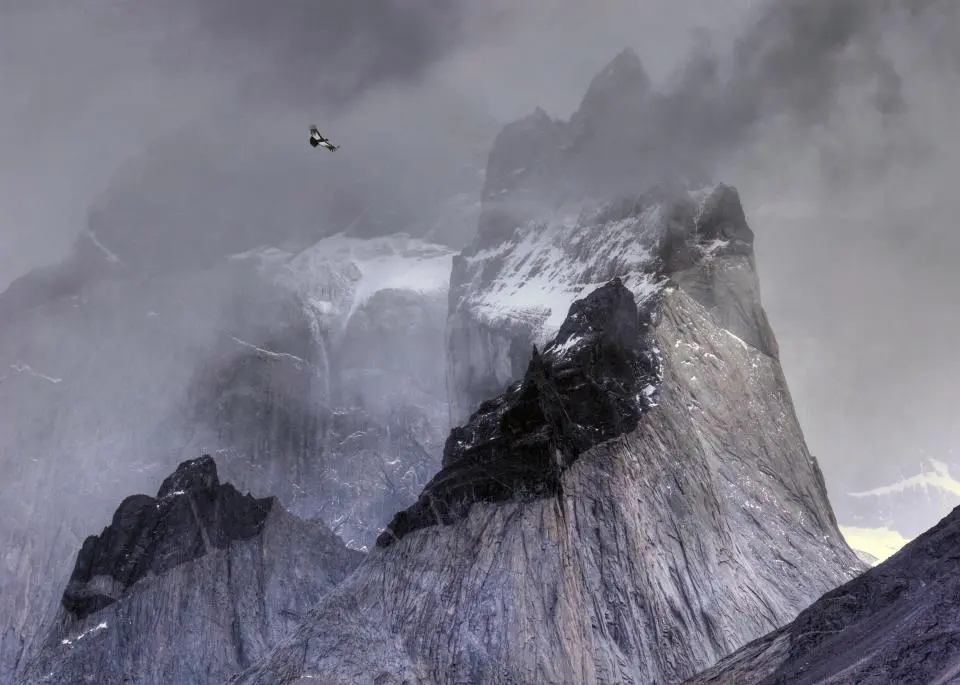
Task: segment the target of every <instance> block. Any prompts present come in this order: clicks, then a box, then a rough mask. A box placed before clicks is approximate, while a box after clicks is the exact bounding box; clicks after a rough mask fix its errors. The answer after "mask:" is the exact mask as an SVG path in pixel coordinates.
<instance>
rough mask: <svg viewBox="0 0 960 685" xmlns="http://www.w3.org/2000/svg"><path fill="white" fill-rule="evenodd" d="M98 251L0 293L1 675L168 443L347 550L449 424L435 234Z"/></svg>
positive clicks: (410, 491) (93, 245)
mask: <svg viewBox="0 0 960 685" xmlns="http://www.w3.org/2000/svg"><path fill="white" fill-rule="evenodd" d="M110 248H111V245H108V244H105V243H103V242H100V241H99V240H98V237H97V236H95V235H92V234H89V232H87V233H85V234H84V235H83V236H81V238H80V239H79V240H78V243H77V249H76V253H75V255H74V256H73V257H72V258H71V260H68V262H67V263H65V264H63V265H60V266H58V267H52V268H51V269H50V270H48V271H46V272H44V273H42V274H34V275H32V276H28V277H25V278H24V279H22V280H21V281H20V282H19V283H18V285H17V287H16V288H13V287H12V288H11V290H10V291H8V292H6V293H4V294H3V295H2V296H0V318H2V320H3V321H2V323H3V325H0V408H2V411H0V468H2V469H3V472H4V474H5V477H4V479H2V481H0V530H2V533H3V537H4V539H5V540H10V544H9V545H8V547H7V550H6V551H5V553H4V554H3V555H2V556H0V589H2V591H0V682H8V681H9V680H10V679H11V678H12V675H10V674H11V672H12V670H13V669H14V668H15V667H16V666H15V665H16V663H17V662H18V661H20V660H21V654H23V653H25V652H29V651H30V650H31V649H32V647H31V645H33V644H34V642H35V640H34V638H35V637H36V636H37V631H38V630H39V629H40V628H41V626H42V625H43V624H44V622H45V620H46V617H49V616H51V615H53V614H54V613H55V612H56V611H57V609H58V606H59V599H60V595H61V593H62V590H63V587H64V586H65V584H66V582H67V580H68V576H69V574H70V570H71V567H72V562H73V559H72V556H73V554H74V553H75V551H76V549H78V548H79V547H80V545H81V544H82V542H83V540H84V538H85V537H86V536H87V534H88V532H89V531H90V530H91V529H92V528H93V527H95V526H96V525H98V523H99V522H100V521H102V520H103V519H105V518H108V517H109V516H110V514H111V513H112V512H113V511H114V509H115V508H116V503H117V502H118V501H120V500H121V499H123V498H124V497H125V496H126V495H127V494H129V493H130V492H136V491H144V490H146V489H148V488H149V489H152V487H153V485H152V483H153V482H155V481H157V480H160V479H162V477H163V476H164V475H165V474H167V473H169V471H170V470H171V469H172V468H173V467H174V466H175V465H176V463H177V462H178V460H179V455H182V454H185V453H187V454H203V453H208V454H213V455H215V456H216V458H217V461H218V463H219V465H220V470H221V473H222V474H223V476H224V478H225V480H229V481H230V482H232V483H234V484H236V486H237V487H238V488H240V489H243V490H249V491H251V492H253V493H255V494H256V495H258V496H265V495H276V496H277V497H278V498H279V500H280V501H281V502H282V503H283V505H284V506H285V507H288V508H289V509H290V510H291V511H293V512H294V513H296V514H297V515H299V516H302V517H304V518H313V517H322V518H323V519H324V520H325V521H327V522H328V523H329V524H330V525H331V527H333V528H335V529H336V530H337V531H338V532H339V533H340V534H341V535H342V536H343V537H344V539H345V540H347V541H348V542H349V544H350V545H351V546H352V547H354V548H363V547H367V546H370V545H372V544H373V542H374V540H375V538H376V536H377V534H378V533H379V532H380V530H381V529H382V527H383V525H384V524H386V523H387V522H388V521H389V520H390V518H391V517H392V516H393V515H394V513H396V511H397V510H399V509H402V508H404V507H406V506H409V505H410V504H411V503H412V502H414V501H415V500H416V497H417V495H418V493H419V492H420V490H421V489H422V487H423V485H424V484H425V483H426V482H427V480H429V478H430V476H431V475H433V473H435V471H436V468H437V466H438V465H439V459H440V453H441V449H442V445H443V440H444V438H445V437H446V434H447V432H448V430H449V424H448V408H447V404H446V398H445V395H446V381H445V377H444V373H443V369H442V368H438V366H437V364H436V359H437V358H439V356H440V355H441V354H442V353H443V346H444V328H445V318H446V299H447V297H446V289H447V284H448V280H449V273H450V261H451V252H450V250H448V249H446V248H443V247H440V246H437V245H431V244H429V243H424V242H422V241H417V240H413V239H411V238H409V237H407V236H392V237H388V238H381V239H378V240H370V241H364V240H357V239H346V238H343V237H339V238H331V239H328V240H326V241H321V242H320V243H317V244H315V245H313V246H311V247H310V248H308V249H306V250H303V251H301V252H298V253H296V254H293V253H290V252H287V251H284V250H280V249H276V248H273V249H271V248H262V249H258V250H255V251H253V252H250V253H247V254H242V255H234V256H231V257H230V258H225V259H222V260H220V261H219V262H217V263H216V264H214V265H213V266H211V267H209V268H205V269H194V270H188V269H181V270H180V271H178V272H175V273H170V274H164V275H156V276H149V277H146V276H143V275H142V274H139V273H136V272H134V270H132V269H131V268H129V266H128V265H125V264H124V263H123V262H122V261H115V260H116V259H117V256H116V255H115V254H113V253H112V251H111V249H110ZM91 388H95V389H96V392H91Z"/></svg>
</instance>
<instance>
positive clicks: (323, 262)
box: [230, 233, 454, 330]
mask: <svg viewBox="0 0 960 685" xmlns="http://www.w3.org/2000/svg"><path fill="white" fill-rule="evenodd" d="M453 254H454V253H453V251H452V250H450V249H449V248H447V247H444V246H441V245H435V244H433V243H429V242H426V241H423V240H419V239H417V238H411V237H410V236H409V235H406V234H402V233H401V234H396V235H392V236H385V237H381V238H373V239H361V238H352V237H349V236H346V235H343V234H337V235H333V236H330V237H328V238H324V239H322V240H320V241H318V242H316V243H314V244H313V245H311V246H310V247H308V248H306V249H305V250H302V251H300V252H297V253H292V252H287V251H284V250H280V249H278V248H276V247H263V248H258V249H256V250H251V251H248V252H244V253H241V254H237V255H232V256H231V257H230V259H233V260H253V261H256V262H257V263H258V266H259V267H260V268H262V269H264V270H267V271H271V272H273V275H274V278H275V280H276V281H277V282H278V283H279V284H281V285H283V286H285V287H288V288H290V289H291V290H292V291H294V292H296V293H297V294H298V295H299V296H300V297H301V299H302V301H303V303H304V305H305V307H307V308H309V309H310V310H312V311H311V312H310V313H311V314H312V315H314V316H318V317H319V318H320V319H321V321H322V322H323V323H325V324H331V323H334V324H338V325H336V326H335V328H337V329H339V330H342V328H343V326H345V325H346V323H347V321H349V319H350V317H352V316H353V314H354V313H355V312H356V311H357V310H358V309H359V308H360V307H362V306H363V305H364V304H365V303H366V302H367V301H368V300H369V299H370V298H371V297H373V296H374V295H375V294H377V293H378V292H380V291H382V290H409V291H412V292H418V293H443V292H445V291H446V290H447V289H448V288H449V284H450V270H451V266H452V261H453ZM328 330H329V329H328Z"/></svg>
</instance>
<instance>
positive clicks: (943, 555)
mask: <svg viewBox="0 0 960 685" xmlns="http://www.w3.org/2000/svg"><path fill="white" fill-rule="evenodd" d="M958 568H960V508H958V509H954V510H953V512H952V513H951V514H949V515H948V516H947V517H946V518H944V519H943V520H942V521H940V523H938V524H937V525H936V526H934V527H933V528H931V529H930V530H929V531H927V532H925V533H924V534H923V535H921V536H920V537H918V538H917V539H916V540H914V541H913V542H911V543H910V544H908V545H907V546H906V547H904V548H903V549H902V550H901V551H900V552H898V553H897V554H895V555H894V556H893V557H891V558H890V559H888V560H887V561H885V562H884V563H882V564H880V565H879V566H877V567H875V568H872V569H870V570H869V571H867V572H865V573H864V574H863V575H861V576H859V577H857V578H855V579H854V580H852V581H850V582H849V583H846V584H845V585H843V586H841V587H839V588H837V589H835V590H833V591H831V592H828V593H827V594H825V595H824V596H823V597H821V598H820V599H819V600H817V601H816V602H815V603H814V604H813V605H812V606H810V607H809V608H808V609H806V610H804V611H803V612H802V613H801V614H800V615H799V616H798V617H797V618H796V620H794V621H793V622H792V623H790V624H789V625H787V626H785V627H783V628H781V629H780V630H777V631H775V632H773V633H770V634H769V635H767V636H765V637H763V638H761V639H759V640H757V641H755V642H753V643H751V644H749V645H747V646H746V647H744V648H743V649H741V650H740V651H738V652H737V653H735V654H732V655H730V656H729V657H727V658H725V659H723V660H722V661H721V662H720V663H719V664H717V665H716V666H714V667H713V668H711V669H709V670H708V671H706V672H704V673H702V674H700V675H698V676H697V677H695V678H693V679H691V680H689V681H687V683H686V685H708V684H710V685H713V684H718V685H719V684H720V683H724V684H725V683H737V684H738V685H787V683H789V684H790V685H814V684H816V685H827V684H833V685H840V684H841V683H857V684H858V685H860V684H861V683H862V684H863V685H880V684H881V683H884V684H885V683H903V684H904V685H908V684H912V683H914V684H916V685H921V684H930V683H936V684H938V685H948V684H949V683H956V682H960V620H958V618H957V617H958V612H957V602H958V597H960V572H958Z"/></svg>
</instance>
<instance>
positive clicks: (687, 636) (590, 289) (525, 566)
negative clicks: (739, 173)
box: [232, 187, 864, 685]
mask: <svg viewBox="0 0 960 685" xmlns="http://www.w3.org/2000/svg"><path fill="white" fill-rule="evenodd" d="M738 209H739V203H738V202H736V195H735V193H734V191H732V190H731V189H729V188H723V187H721V188H718V189H717V190H715V191H712V192H706V193H695V194H692V195H684V196H681V197H680V198H679V199H678V200H676V202H675V203H674V204H662V203H659V204H658V203H657V202H653V201H650V202H647V203H644V202H638V203H634V204H630V205H629V206H626V207H624V206H620V205H616V206H615V207H613V208H607V209H606V210H604V211H603V212H601V213H599V214H594V215H591V216H590V217H589V218H588V219H587V220H585V221H583V222H582V223H581V224H580V225H579V226H578V227H577V228H578V230H570V231H568V232H564V231H563V230H558V231H556V232H555V233H553V238H554V239H553V240H543V239H542V236H543V235H544V233H545V231H542V230H541V231H540V232H538V229H537V228H536V227H533V228H529V227H523V228H521V229H518V230H517V231H516V232H515V235H514V239H513V240H512V241H508V242H506V243H504V244H503V245H500V246H498V247H497V248H495V249H494V250H492V251H491V252H489V253H488V258H489V259H490V260H491V261H490V262H488V264H490V265H492V266H489V268H487V269H486V275H487V277H488V278H489V279H490V281H489V282H492V283H494V284H495V285H494V287H493V288H492V290H493V291H494V293H497V292H499V291H498V288H497V287H496V284H498V283H500V282H502V279H505V278H506V277H507V275H509V277H510V278H512V279H514V280H513V281H512V282H513V283H514V284H515V286H514V288H515V289H514V290H513V291H512V292H511V294H514V295H516V296H517V298H518V300H519V301H522V302H536V301H538V299H537V298H538V297H539V295H540V294H542V292H543V281H542V280H539V281H538V280H537V278H536V277H534V278H530V277H527V274H528V272H526V271H524V269H530V270H536V269H542V270H546V271H547V272H550V273H555V272H559V271H562V270H566V271H567V272H568V273H569V274H570V275H569V277H566V280H563V279H561V280H559V282H558V287H557V290H556V291H555V292H557V293H558V296H557V297H556V298H555V299H554V300H552V301H550V300H547V301H549V302H551V303H556V302H561V303H562V298H563V297H568V296H570V294H571V293H573V294H574V298H573V299H574V302H575V303H574V304H573V306H572V307H570V309H569V312H566V313H567V314H568V316H567V317H566V319H562V318H561V320H560V322H559V324H557V325H556V327H555V328H553V329H552V332H551V330H550V325H549V323H548V324H547V325H546V326H545V325H544V323H545V322H547V321H548V320H549V317H550V316H551V315H552V313H549V312H547V313H540V312H536V314H537V316H534V317H530V318H528V319H524V318H523V317H524V315H527V314H529V311H525V310H523V309H511V308H510V307H509V306H500V308H499V310H498V313H499V314H500V315H501V318H499V319H488V321H490V322H491V323H490V325H491V326H502V328H500V329H499V330H500V331H502V333H501V334H502V335H503V336H504V338H505V339H507V340H510V335H511V334H512V333H515V331H516V330H518V329H517V328H511V325H512V322H513V321H514V320H520V321H521V322H522V323H523V324H526V328H519V330H522V331H523V335H525V336H527V337H525V338H524V347H525V348H526V349H527V354H528V355H529V354H530V353H529V350H530V346H529V344H531V343H532V342H538V344H539V345H542V347H538V351H537V352H535V354H534V356H533V359H532V360H530V358H529V357H528V364H527V371H526V373H524V374H523V376H522V378H521V380H520V382H519V383H514V382H513V379H509V380H508V382H509V385H508V387H507V388H506V390H505V391H504V392H503V393H502V394H501V396H499V397H497V398H495V399H493V400H491V401H488V402H485V403H482V404H481V405H480V407H479V408H478V409H477V410H476V411H475V413H474V414H473V415H472V417H471V419H470V420H469V421H468V422H467V423H466V424H465V426H464V427H463V428H459V429H455V430H454V431H453V432H452V434H451V438H450V442H448V446H447V450H446V452H445V460H444V466H443V468H442V469H441V472H440V474H439V475H438V476H437V477H436V478H435V479H434V481H432V482H431V483H430V484H429V485H428V486H427V488H426V489H425V490H424V493H423V495H422V497H421V499H420V501H419V502H418V503H417V504H416V505H414V506H413V507H412V508H410V509H408V510H406V511H405V512H403V513H401V514H400V515H398V516H397V517H396V518H395V519H394V521H393V523H392V525H391V527H390V529H389V530H388V532H386V533H385V535H384V536H382V537H381V540H380V544H381V547H382V548H381V549H378V550H376V551H375V552H373V553H372V554H371V556H370V557H369V558H367V559H366V560H365V561H364V563H363V564H362V565H361V566H360V568H359V569H358V570H357V571H356V572H355V573H354V574H353V575H351V576H350V577H349V578H348V579H347V580H346V581H344V583H343V584H342V585H340V586H338V587H337V588H336V589H335V590H334V591H333V592H332V593H330V594H329V595H328V596H326V597H325V598H324V599H323V600H322V601H321V602H320V604H319V605H318V606H317V607H316V608H315V609H314V610H313V611H312V612H311V614H310V616H309V617H308V618H307V619H306V620H305V621H304V622H303V624H302V625H301V626H300V627H299V628H298V629H297V630H296V631H295V633H294V634H293V635H292V636H291V638H290V639H289V640H287V641H285V643H284V644H283V645H282V646H281V647H279V648H278V649H276V650H275V651H274V652H273V653H272V654H271V656H270V657H269V658H267V659H266V660H264V662H262V663H260V664H258V665H256V666H254V667H253V668H251V669H249V670H248V671H247V672H246V673H244V674H242V675H240V676H238V677H237V678H236V679H234V680H233V681H232V682H235V683H242V684H243V685H254V684H256V685H266V684H268V683H269V684H270V685H276V684H277V683H308V682H317V681H319V682H336V683H366V682H370V681H371V680H372V681H374V682H383V683H398V684H399V683H402V682H406V683H410V684H423V685H426V684H430V685H440V684H448V683H460V682H483V683H493V684H506V683H531V682H536V683H545V684H560V683H564V684H565V683H571V684H572V683H578V684H581V683H586V684H593V683H597V684H599V683H605V684H609V683H623V684H626V683H630V684H631V685H640V684H652V683H678V682H680V681H682V680H684V679H685V678H689V677H690V676H691V675H693V674H694V673H696V672H697V671H698V670H702V669H703V668H705V667H706V666H708V665H710V664H712V663H715V662H716V660H718V659H719V658H721V657H722V656H724V655H725V654H728V653H730V652H731V651H732V650H734V649H736V648H737V647H738V646H741V645H743V644H746V643H747V642H749V641H750V640H751V639H754V638H755V637H756V636H757V635H760V634H762V633H763V632H764V631H765V630H767V629H768V627H776V626H780V625H783V624H784V623H786V622H788V621H790V620H791V619H792V618H793V617H795V616H796V614H797V613H798V612H799V611H800V610H801V609H802V608H804V607H805V606H807V605H808V604H809V603H810V601H811V600H812V599H813V598H814V597H816V596H818V595H819V594H820V593H822V592H823V591H826V590H828V589H830V588H833V587H836V586H837V585H838V584H840V583H842V582H844V581H846V580H848V579H850V578H851V577H853V576H854V575H855V574H856V573H858V572H860V571H861V570H862V569H863V568H864V565H863V564H862V562H860V561H859V560H858V559H857V557H856V555H855V554H854V553H853V552H852V551H851V550H850V549H849V548H848V547H847V545H846V544H845V543H844V541H843V539H842V537H841V536H840V533H839V531H838V529H837V523H836V521H835V519H834V517H833V514H832V511H831V508H830V504H829V502H828V500H827V495H826V489H825V486H824V483H823V479H822V475H821V473H820V471H819V468H818V467H817V464H816V461H815V460H814V459H813V458H812V457H811V456H810V454H809V453H808V451H807V449H806V446H805V444H804V440H803V435H802V432H801V431H800V427H799V425H798V423H797V419H796V416H795V414H794V411H793V407H792V405H791V401H790V396H789V392H788V391H787V388H786V383H785V381H784V378H783V374H782V371H781V369H780V366H779V362H778V361H777V359H776V356H775V354H774V352H775V343H774V342H773V340H774V339H773V336H772V333H771V332H770V331H769V327H767V326H766V324H765V318H763V317H762V309H756V307H759V295H758V294H757V292H755V291H751V290H749V289H747V288H744V287H739V288H738V287H725V285H724V284H726V283H729V282H730V279H728V277H727V276H726V275H725V272H726V271H728V270H740V269H744V270H746V269H752V250H751V249H750V242H749V239H750V238H751V237H752V236H751V235H750V234H748V233H746V232H744V230H743V228H744V226H743V225H740V224H737V220H738V219H740V220H742V216H743V213H742V211H739V212H738V211H736V210H738ZM706 226H710V227H711V228H709V229H704V231H703V232H701V227H706ZM525 230H529V231H530V234H529V235H528V234H526V233H525V232H524V231H525ZM567 235H571V236H578V237H579V243H578V242H577V241H574V242H573V244H572V246H571V247H570V249H571V250H573V251H575V252H573V254H579V255H581V258H582V261H579V262H577V261H573V260H572V258H571V260H570V261H563V259H564V257H563V255H564V254H568V253H564V252H557V251H556V249H557V248H558V247H559V246H561V245H562V244H563V243H562V242H561V239H560V237H559V236H567ZM518 245H519V246H522V247H521V248H519V249H518ZM612 246H618V247H617V248H614V247H612ZM591 248H593V249H591ZM577 250H579V252H576V251H577ZM631 251H632V252H631ZM597 252H600V253H601V255H597V256H596V261H593V257H594V255H595V254H596V253H597ZM604 255H606V256H610V255H614V257H613V258H612V259H610V260H609V264H608V263H607V261H606V260H604V259H603V256H604ZM616 255H622V256H623V257H621V258H619V259H618V258H617V257H616ZM628 258H635V260H636V261H635V262H633V264H635V265H636V267H637V268H635V269H633V270H627V271H626V272H621V273H622V274H623V275H622V276H621V277H620V279H619V280H616V279H615V276H617V274H616V273H612V274H611V273H610V271H616V270H617V269H618V268H620V269H622V268H623V265H624V264H625V263H626V260H627V259H628ZM551 260H556V261H551ZM558 262H559V266H557V263H558ZM671 265H681V267H682V268H681V267H678V266H671ZM590 269H596V270H595V271H594V272H591V271H590ZM671 269H673V270H674V272H675V273H677V274H680V278H679V279H673V278H672V277H671ZM511 270H512V271H511ZM697 270H699V271H700V272H702V273H705V274H707V275H709V276H710V278H709V279H705V278H697V279H693V278H687V277H686V275H687V274H690V273H693V272H695V271H697ZM481 271H483V270H482V269H481ZM601 274H603V275H607V274H609V275H610V280H609V281H608V282H606V283H601V284H598V285H592V284H593V283H595V282H596V280H597V279H598V278H599V277H601V276H600V275H601ZM747 276H750V275H749V274H747ZM478 277H479V276H478ZM497 279H501V280H500V281H498V280H497ZM737 282H738V283H755V275H754V276H750V278H745V279H743V280H742V281H737ZM690 283H694V284H695V285H693V286H690V285H689V284H690ZM711 283H712V284H717V285H716V288H715V289H712V288H710V287H709V284H711ZM688 287H689V290H688ZM582 291H586V292H585V296H584V297H580V296H579V293H580V292H582ZM691 291H692V292H691ZM489 294H490V293H489V289H488V291H487V292H486V293H484V292H480V293H478V297H480V298H482V297H484V296H485V295H489ZM518 300H510V299H506V305H509V304H510V303H511V302H516V301H518ZM469 301H470V300H468V302H469ZM473 302H476V300H474V301H473ZM488 302H492V300H488ZM500 304H501V305H504V301H503V300H501V301H500ZM599 305H602V306H599ZM461 307H462V308H468V305H467V304H465V303H461ZM463 310H464V309H461V310H460V311H463ZM455 313H456V311H455ZM733 313H736V314H737V315H736V316H734V315H733ZM531 319H532V323H531ZM591 328H592V329H593V330H592V331H591V330H590V329H591ZM731 329H733V330H731ZM628 331H629V334H628V333H627V332H628ZM584 332H587V333H588V334H587V335H586V336H585V339H580V338H579V337H578V333H579V334H582V333H584ZM538 335H539V336H543V335H547V339H546V341H543V340H542V339H541V340H539V341H538V340H537V337H536V336H538ZM748 341H749V342H748ZM518 349H519V348H518ZM541 349H542V352H541V351H539V350H541ZM601 350H602V351H601ZM518 354H519V352H518ZM651 355H652V357H651ZM631 360H632V362H636V363H632V362H631ZM548 379H549V380H548ZM563 383H569V384H570V385H569V386H563V391H564V392H569V393H572V394H574V395H576V394H578V393H586V394H585V395H581V396H580V399H579V400H578V404H579V403H580V402H582V403H583V405H584V409H585V410H584V411H583V412H582V413H573V414H570V415H564V410H573V408H574V403H573V402H571V403H569V404H568V403H566V402H565V401H564V400H563V399H557V398H555V397H552V391H553V390H554V389H557V388H559V387H560V386H561V385H562V384H563ZM638 395H639V396H638ZM614 407H616V408H617V409H616V412H615V413H616V414H617V415H618V416H620V417H622V420H621V421H620V422H611V421H609V418H610V416H611V415H612V413H613V412H612V410H613V408H614ZM575 412H579V409H577V410H575ZM301 678H302V680H300V679H301Z"/></svg>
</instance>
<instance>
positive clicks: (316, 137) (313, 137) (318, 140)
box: [310, 126, 340, 150]
mask: <svg viewBox="0 0 960 685" xmlns="http://www.w3.org/2000/svg"><path fill="white" fill-rule="evenodd" d="M310 144H311V145H313V147H319V146H322V147H325V148H327V149H328V150H338V149H340V146H339V145H334V144H333V143H331V142H330V141H329V140H327V139H326V138H324V137H323V136H321V135H320V131H318V130H317V127H316V126H311V127H310Z"/></svg>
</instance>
